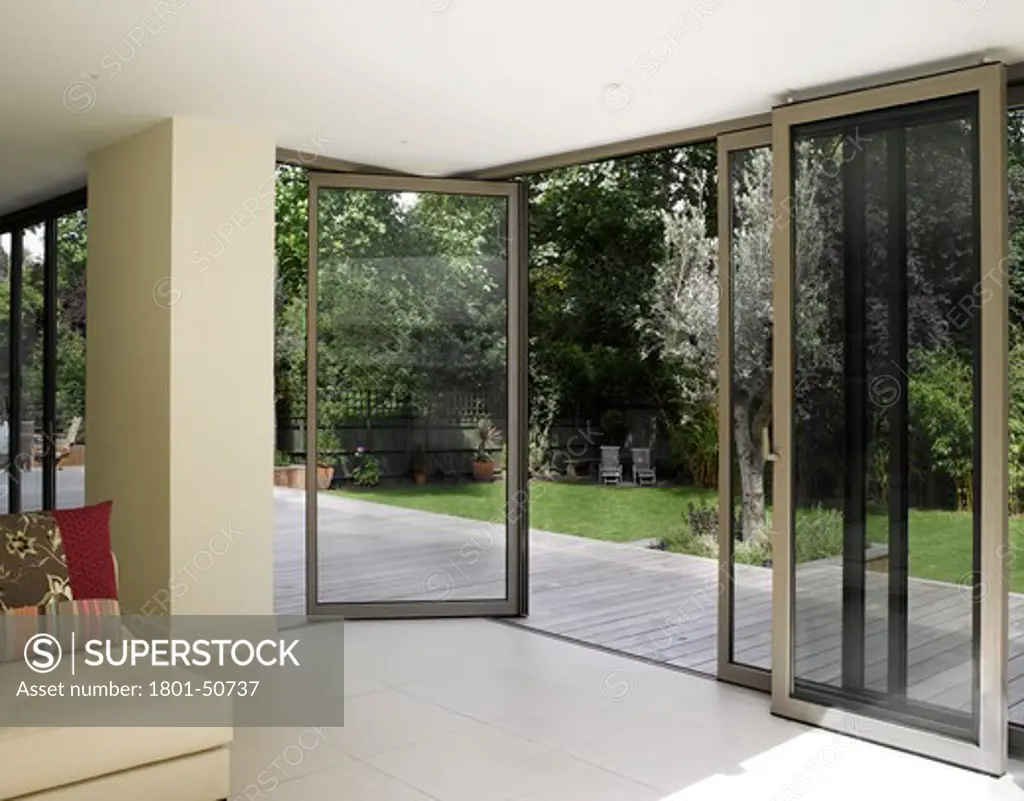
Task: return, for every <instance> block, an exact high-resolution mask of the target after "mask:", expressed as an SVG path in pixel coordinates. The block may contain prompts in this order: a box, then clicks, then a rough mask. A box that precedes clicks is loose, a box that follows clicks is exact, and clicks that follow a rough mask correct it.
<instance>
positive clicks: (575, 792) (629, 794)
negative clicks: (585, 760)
mask: <svg viewBox="0 0 1024 801" xmlns="http://www.w3.org/2000/svg"><path fill="white" fill-rule="evenodd" d="M663 796H664V793H663V792H662V791H661V790H658V789H655V788H654V787H648V786H647V785H643V784H638V783H637V782H634V781H630V780H629V779H626V778H624V777H622V776H617V775H616V774H614V773H609V772H608V771H606V770H602V769H601V768H591V769H590V770H587V771H584V772H583V773H576V774H573V775H572V776H568V777H566V778H565V779H561V780H560V781H557V782H555V783H554V784H549V785H548V786H547V787H542V788H540V789H539V790H534V791H532V792H529V793H527V794H526V795H521V796H519V797H518V798H516V799H515V801H661V798H662V797H663Z"/></svg>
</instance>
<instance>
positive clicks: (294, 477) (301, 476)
mask: <svg viewBox="0 0 1024 801" xmlns="http://www.w3.org/2000/svg"><path fill="white" fill-rule="evenodd" d="M305 477H306V468H305V467H303V466H302V465H301V464H289V465H282V466H279V467H275V468H274V486H275V487H291V488H292V489H302V488H303V486H305Z"/></svg>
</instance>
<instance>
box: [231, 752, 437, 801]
mask: <svg viewBox="0 0 1024 801" xmlns="http://www.w3.org/2000/svg"><path fill="white" fill-rule="evenodd" d="M266 796H267V798H273V799H274V801H349V799H351V801H436V799H432V798H431V797H430V796H428V795H426V794H424V793H421V792H419V791H418V790H416V789H414V788H412V787H409V786H408V785H407V784H403V783H402V782H400V781H398V780H396V779H394V778H392V777H391V776H386V775H385V774H383V773H381V772H380V771H379V770H376V769H374V768H372V767H370V766H369V765H365V764H363V763H361V762H358V761H356V760H354V759H348V758H343V759H342V760H341V761H340V762H339V764H337V765H336V766H335V767H333V768H331V769H330V770H327V771H321V772H320V773H314V774H312V775H310V776H303V777H302V778H298V779H293V780H291V781H288V782H284V783H282V784H281V785H279V786H277V787H275V788H273V789H272V790H267V792H266ZM257 797H259V796H257ZM243 798H244V796H243ZM232 801H233V800H232Z"/></svg>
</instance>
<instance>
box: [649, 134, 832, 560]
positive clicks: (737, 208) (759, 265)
mask: <svg viewBox="0 0 1024 801" xmlns="http://www.w3.org/2000/svg"><path fill="white" fill-rule="evenodd" d="M828 166H829V161H827V160H825V159H822V158H814V157H812V153H811V152H810V150H809V148H804V149H802V150H800V151H799V152H798V161H797V171H796V174H797V179H796V182H795V190H796V191H795V196H794V197H793V198H792V199H791V203H787V204H784V205H783V208H784V209H788V208H789V207H790V206H792V209H793V214H794V219H795V222H796V226H797V229H798V230H799V231H800V232H801V236H799V237H797V252H796V280H797V282H799V283H800V285H801V287H802V288H801V302H800V304H799V307H798V310H799V311H798V314H799V321H798V325H799V326H800V330H801V332H802V335H803V336H805V337H806V336H811V337H817V338H818V339H819V340H820V342H821V348H820V349H819V350H818V351H817V359H818V360H820V361H821V363H822V364H827V365H829V366H832V365H834V364H835V353H834V349H832V348H830V347H828V346H827V343H826V342H825V341H824V337H822V336H821V333H820V332H821V331H822V330H823V328H824V326H825V324H826V322H827V319H828V306H827V303H826V293H827V291H828V288H827V285H825V284H824V283H823V282H820V281H814V280H804V279H807V278H811V277H815V276H814V273H815V272H816V271H817V270H818V269H819V266H820V263H821V259H822V253H823V245H824V237H823V235H822V232H821V231H822V224H821V219H820V208H819V199H818V196H817V195H818V192H819V186H820V183H821V181H820V179H821V177H822V175H823V173H824V172H825V170H826V169H827V168H828ZM736 167H737V168H736V170H735V171H734V174H733V176H731V178H732V180H733V192H732V194H733V204H734V206H733V213H734V229H733V253H732V274H731V276H730V279H731V282H732V298H733V353H732V362H733V376H732V379H733V385H732V386H733V408H732V420H731V421H719V424H720V425H722V424H725V425H731V426H732V428H733V441H734V443H735V451H736V461H737V464H738V467H739V479H740V485H741V498H742V512H741V514H742V517H741V528H742V535H743V538H744V539H745V540H751V539H756V538H759V537H763V536H764V535H765V521H766V518H765V490H764V486H765V485H764V456H763V454H762V451H761V445H760V441H761V429H762V428H763V427H764V426H766V425H768V423H769V421H770V420H771V413H772V410H771V335H772V256H771V253H772V251H771V240H772V234H773V231H774V227H775V226H776V225H780V224H781V225H785V224H789V221H788V219H787V218H786V217H785V216H783V217H781V218H777V216H776V215H775V213H774V212H773V209H772V203H771V154H770V151H769V150H768V149H767V148H764V149H759V150H752V151H749V152H748V153H746V154H744V157H743V158H742V159H740V160H739V161H738V162H737V165H736ZM691 180H692V181H693V185H694V192H693V193H692V194H691V195H690V196H687V197H684V198H683V199H682V200H680V202H679V203H678V204H677V206H676V208H675V209H673V210H672V211H671V212H668V213H666V215H665V241H666V251H667V255H666V258H665V259H664V260H663V261H662V262H661V263H660V264H659V265H658V266H657V269H656V271H655V280H654V286H653V291H652V299H651V302H650V310H651V311H650V315H649V316H646V317H643V316H642V317H640V323H639V325H640V326H641V327H642V328H643V329H645V330H646V331H647V332H648V333H649V334H650V335H651V336H652V337H653V338H654V339H655V341H656V342H658V344H659V345H660V347H661V349H662V352H663V353H664V356H665V358H667V359H669V360H671V362H672V363H673V364H674V365H675V374H676V376H677V383H678V390H679V393H680V395H681V397H682V398H683V400H684V401H688V402H689V403H690V404H691V405H697V404H700V403H704V404H713V403H714V402H715V400H716V398H717V392H718V382H719V376H718V320H719V297H720V292H719V281H720V277H719V265H718V237H717V236H715V235H714V234H712V233H710V231H711V230H712V229H711V226H710V225H709V222H708V209H709V202H708V192H707V191H706V190H704V189H702V188H703V187H707V186H708V184H709V178H708V175H707V174H704V173H696V174H694V175H693V176H692V178H691ZM817 366H818V365H813V364H812V365H805V368H808V369H815V368H816V367H817Z"/></svg>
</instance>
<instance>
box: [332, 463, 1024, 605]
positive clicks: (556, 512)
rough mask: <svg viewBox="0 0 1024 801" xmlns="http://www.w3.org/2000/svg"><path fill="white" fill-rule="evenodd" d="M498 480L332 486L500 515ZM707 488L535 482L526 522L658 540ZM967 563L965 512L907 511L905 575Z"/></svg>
mask: <svg viewBox="0 0 1024 801" xmlns="http://www.w3.org/2000/svg"><path fill="white" fill-rule="evenodd" d="M504 493H505V484H504V483H503V482H495V483H493V484H483V483H481V484H474V483H469V482H466V483H460V484H424V485H414V484H409V485H404V486H399V487H388V488H380V489H375V490H360V491H358V492H350V491H346V490H342V491H339V493H338V494H341V495H346V496H348V497H352V498H359V499H361V500H365V501H374V502H377V503H385V504H389V505H391V506H401V507H404V508H408V509H421V510H423V511H426V512H437V513H439V514H448V515H454V516H456V517H466V518H470V519H472V520H492V521H496V520H500V519H501V518H502V516H503V509H504V503H505V495H504ZM716 498H717V494H716V492H715V491H714V490H706V489H697V488H692V487H670V488H662V487H658V488H655V487H644V488H634V487H603V486H600V485H597V484H568V483H557V482H543V483H535V484H534V487H533V502H532V504H531V506H530V526H531V527H532V528H537V529H541V530H544V531H554V532H559V533H562V534H576V535H579V536H581V537H590V538H592V539H599V540H609V541H611V542H629V541H631V540H639V539H647V538H655V537H665V536H666V535H671V534H673V533H674V532H678V531H679V530H680V529H683V528H685V527H686V526H687V512H688V508H689V504H691V503H693V504H697V505H699V504H700V503H701V502H702V501H703V502H704V503H705V504H714V503H716ZM887 536H888V531H887V519H886V516H885V515H884V514H879V513H872V514H869V515H868V537H869V539H870V540H871V541H872V542H880V543H884V542H885V541H886V538H887ZM1007 558H1008V561H1009V563H1010V585H1011V589H1012V590H1013V591H1015V592H1024V520H1022V519H1018V518H1015V519H1011V520H1010V551H1009V555H1008V557H1007ZM970 564H971V518H970V516H969V515H967V514H966V513H964V512H949V511H940V510H932V509H911V510H910V573H911V575H912V576H916V577H918V578H928V579H934V580H937V581H948V582H952V583H956V582H959V581H960V580H961V579H962V578H963V576H964V574H965V573H966V572H967V569H968V567H969V565H970Z"/></svg>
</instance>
